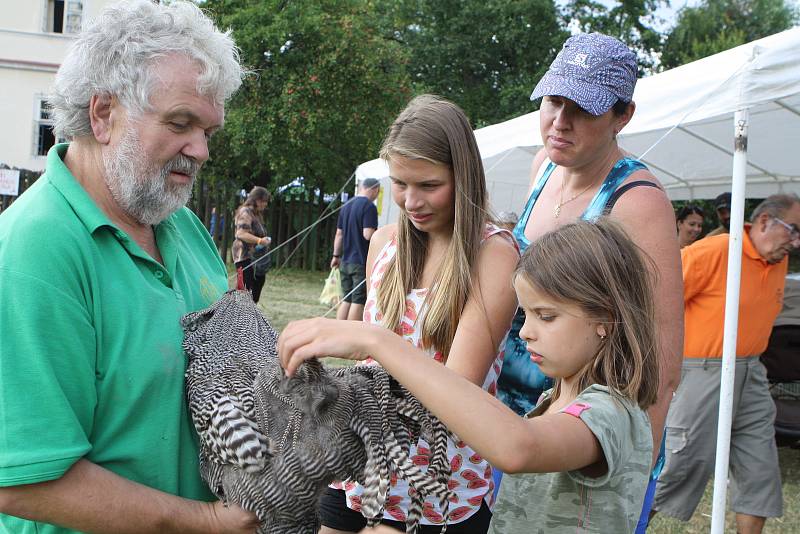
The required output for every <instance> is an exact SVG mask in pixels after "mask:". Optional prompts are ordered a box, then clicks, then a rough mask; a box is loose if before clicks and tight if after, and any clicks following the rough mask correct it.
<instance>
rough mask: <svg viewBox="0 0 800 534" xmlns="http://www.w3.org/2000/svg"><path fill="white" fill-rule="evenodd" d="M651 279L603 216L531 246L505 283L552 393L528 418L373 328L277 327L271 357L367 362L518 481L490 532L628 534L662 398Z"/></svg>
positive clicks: (506, 482) (509, 485) (289, 368)
mask: <svg viewBox="0 0 800 534" xmlns="http://www.w3.org/2000/svg"><path fill="white" fill-rule="evenodd" d="M649 272H651V271H649V270H648V266H647V265H646V264H645V261H644V260H643V256H642V255H640V253H639V251H638V249H637V247H636V246H635V245H634V244H633V242H632V241H631V240H630V239H629V238H628V237H627V236H626V234H625V233H624V232H623V231H622V230H621V229H620V228H619V226H617V225H615V224H614V223H612V222H609V221H607V220H604V219H601V220H600V221H598V222H597V223H596V224H592V223H589V222H578V223H571V224H567V225H565V226H562V227H560V228H558V229H556V230H554V231H551V232H550V233H547V234H545V235H543V236H542V237H540V238H539V239H538V240H536V241H534V242H533V243H532V244H531V245H530V246H529V248H528V250H527V251H526V253H525V254H524V255H523V258H522V260H521V261H520V265H519V267H518V269H517V271H516V273H515V275H514V277H513V285H514V288H515V290H516V293H517V297H518V299H519V304H520V307H521V308H522V309H523V310H524V313H525V322H524V325H523V326H522V328H521V331H520V335H521V337H522V339H523V340H524V341H525V344H526V348H527V350H528V352H529V355H530V358H531V359H532V360H533V361H535V362H536V363H537V364H539V365H540V366H541V368H542V371H543V372H545V373H546V374H547V375H548V376H552V377H554V378H555V379H556V385H555V387H554V388H553V389H552V390H549V391H547V392H545V393H544V394H543V395H542V398H541V399H540V400H539V403H538V405H537V406H536V408H535V409H534V410H533V411H532V412H530V413H529V414H528V415H527V416H526V417H524V418H523V417H520V416H518V415H516V414H515V413H514V412H513V411H512V410H511V409H509V408H507V407H506V406H505V405H503V404H502V403H501V402H500V401H499V400H497V399H495V398H494V397H493V396H491V395H489V394H487V393H486V392H485V391H482V390H481V389H480V388H478V387H477V386H475V385H474V384H472V383H470V382H469V381H468V380H465V379H464V378H463V377H460V376H458V375H457V374H455V373H452V372H449V371H448V370H447V369H444V368H442V367H441V366H436V365H434V364H432V362H430V361H427V360H426V359H425V358H422V357H421V356H420V355H419V354H417V353H415V352H414V351H412V350H410V349H409V348H408V347H407V345H406V344H405V343H403V342H402V340H399V339H397V338H396V337H394V336H391V335H388V334H387V332H386V331H385V330H383V329H380V328H375V327H367V328H365V329H363V330H361V331H359V335H358V336H354V335H353V332H342V331H341V330H340V328H339V326H338V325H336V324H335V323H334V324H331V323H329V322H324V321H321V320H313V319H312V320H308V321H300V322H297V323H293V324H291V325H289V327H287V329H286V330H285V331H284V333H283V335H282V336H281V339H280V342H279V353H280V356H281V359H282V362H283V365H284V368H285V369H286V372H287V373H288V374H292V373H293V372H294V370H295V369H296V368H297V366H298V365H299V364H300V363H301V362H302V361H303V360H305V359H308V358H312V357H318V356H327V355H335V356H340V357H348V358H353V359H359V358H363V357H364V355H366V354H369V355H371V356H372V358H374V359H375V360H377V361H378V362H379V363H380V364H381V365H383V366H384V367H385V368H386V369H387V371H389V372H390V373H391V374H392V375H393V376H394V377H395V378H396V379H397V380H398V381H400V382H401V383H402V384H403V385H405V386H406V387H407V388H408V389H409V390H410V391H411V392H412V393H413V394H414V395H416V396H417V398H418V399H419V400H420V401H421V402H422V403H423V404H424V405H425V406H426V407H428V408H429V409H430V410H431V411H432V412H433V413H434V414H435V415H437V416H438V417H439V418H440V419H442V421H444V422H445V424H447V425H448V427H449V428H450V430H452V431H453V432H455V433H456V434H458V436H459V437H460V438H461V439H463V440H464V441H465V442H466V443H468V444H469V445H470V446H471V447H472V448H474V449H475V451H476V452H477V453H478V454H479V455H480V456H482V457H483V458H486V459H487V460H489V462H490V463H492V464H495V465H497V466H498V467H499V468H500V469H502V470H503V471H504V472H506V473H524V474H519V475H507V476H506V477H504V479H503V485H502V486H501V488H500V495H499V497H498V502H497V506H496V508H495V517H494V519H493V520H492V529H491V531H492V532H493V533H497V534H500V533H503V534H508V533H514V532H526V533H527V532H542V533H548V534H549V533H561V532H563V533H574V532H596V533H609V532H619V533H622V532H633V530H634V529H635V528H636V522H637V519H638V518H639V514H640V512H641V509H642V502H643V499H644V494H645V489H646V487H647V482H648V478H649V474H650V464H651V460H652V452H653V442H652V435H651V429H650V422H649V418H648V416H647V413H646V411H645V410H646V409H647V408H648V407H650V406H652V405H653V403H654V402H655V401H656V398H657V395H658V357H657V352H656V335H655V321H654V310H653V289H652V283H651V280H650V278H649V274H648V273H649ZM534 473H536V474H534ZM505 493H511V494H512V495H514V496H515V497H514V498H505V499H504V494H505ZM521 495H522V496H526V500H525V501H524V502H521V503H520V502H519V501H517V500H516V499H517V498H518V497H519V496H521Z"/></svg>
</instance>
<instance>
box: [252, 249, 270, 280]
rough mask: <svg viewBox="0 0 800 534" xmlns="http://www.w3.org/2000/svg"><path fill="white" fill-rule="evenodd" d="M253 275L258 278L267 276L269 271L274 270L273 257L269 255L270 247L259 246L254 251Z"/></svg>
mask: <svg viewBox="0 0 800 534" xmlns="http://www.w3.org/2000/svg"><path fill="white" fill-rule="evenodd" d="M253 262H254V263H253V273H254V274H255V275H256V276H259V277H261V276H265V275H266V274H267V271H269V270H270V269H271V268H272V256H270V255H269V247H268V246H265V245H257V246H256V247H255V248H254V249H253Z"/></svg>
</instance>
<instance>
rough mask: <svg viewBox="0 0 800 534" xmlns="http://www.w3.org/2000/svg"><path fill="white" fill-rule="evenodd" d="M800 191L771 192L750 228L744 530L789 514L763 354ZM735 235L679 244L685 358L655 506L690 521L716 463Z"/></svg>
mask: <svg viewBox="0 0 800 534" xmlns="http://www.w3.org/2000/svg"><path fill="white" fill-rule="evenodd" d="M798 225H800V198H798V197H797V195H794V194H780V195H773V196H771V197H769V198H767V199H766V200H764V201H763V202H762V203H761V204H759V205H758V207H756V209H755V210H754V211H753V215H752V217H751V223H750V224H746V225H745V227H744V233H743V234H742V270H741V287H740V294H739V328H738V336H737V343H736V378H735V383H734V401H733V406H734V411H733V424H732V428H731V451H730V470H731V508H732V509H733V511H734V512H736V525H737V532H738V533H740V534H753V533H760V532H761V531H762V529H763V527H764V522H765V520H766V518H767V517H779V516H781V515H782V514H783V499H782V496H781V480H780V469H779V466H778V452H777V449H776V448H775V430H774V427H773V424H774V421H775V405H774V403H773V401H772V398H771V397H770V394H769V387H768V383H767V375H766V371H765V369H764V366H763V365H762V364H761V362H760V361H759V358H758V356H759V355H760V354H761V353H762V352H763V351H764V350H765V349H766V347H767V342H768V341H769V336H770V332H771V331H772V324H773V323H774V322H775V318H776V317H777V315H778V313H779V312H780V310H781V305H782V303H783V291H784V285H785V281H786V273H787V270H788V264H789V261H788V258H787V255H788V254H789V252H790V251H791V250H792V249H794V248H797V247H800V232H798ZM729 240H730V235H729V234H721V235H717V236H712V237H707V238H706V239H701V240H700V241H696V242H695V243H693V244H692V245H689V246H687V247H685V248H683V249H682V250H681V258H682V261H683V280H684V294H683V300H684V306H685V310H684V318H685V337H684V352H683V353H684V363H683V369H682V372H683V375H682V379H681V384H680V386H679V387H678V390H677V391H676V392H675V396H674V397H673V400H672V404H671V406H670V410H669V414H668V415H667V425H666V427H667V428H666V463H665V465H664V470H663V472H662V473H661V478H660V479H659V482H658V486H657V488H656V497H655V502H654V504H653V509H654V510H656V511H658V512H661V513H663V514H666V515H669V516H671V517H675V518H678V519H681V520H684V521H688V520H689V519H690V518H691V516H692V514H693V513H694V510H695V508H696V507H697V503H698V502H699V501H700V498H701V497H702V496H703V491H704V489H705V487H706V483H707V482H708V479H709V477H710V476H711V474H712V472H713V470H714V453H715V444H716V434H717V433H716V428H717V412H718V410H719V387H720V368H721V363H722V336H723V322H724V316H725V289H726V287H725V286H726V278H727V266H728V243H729Z"/></svg>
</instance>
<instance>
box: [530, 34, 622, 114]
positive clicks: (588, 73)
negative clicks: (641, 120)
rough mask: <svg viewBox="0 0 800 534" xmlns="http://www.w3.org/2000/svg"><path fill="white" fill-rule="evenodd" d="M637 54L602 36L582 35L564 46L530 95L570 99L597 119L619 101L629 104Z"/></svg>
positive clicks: (571, 38)
mask: <svg viewBox="0 0 800 534" xmlns="http://www.w3.org/2000/svg"><path fill="white" fill-rule="evenodd" d="M636 72H637V67H636V54H634V53H633V52H631V50H630V49H629V48H628V47H627V46H625V45H624V44H623V43H622V42H620V41H618V40H617V39H614V38H613V37H609V36H608V35H603V34H602V33H579V34H578V35H573V36H572V37H570V38H569V39H567V42H565V43H564V48H562V49H561V51H560V52H559V53H558V55H557V56H556V58H555V59H554V60H553V63H551V64H550V68H549V69H548V70H547V72H546V73H545V75H544V76H542V79H541V80H539V83H538V84H536V88H535V89H534V90H533V93H532V94H531V100H536V99H537V98H541V97H543V96H562V97H564V98H569V99H570V100H572V101H573V102H575V103H576V104H578V105H579V106H580V107H581V108H583V109H585V110H586V111H588V112H589V113H591V114H592V115H595V116H599V115H602V114H603V113H605V112H606V111H608V110H609V109H611V106H613V105H614V104H615V103H616V102H617V100H622V101H623V102H630V101H631V100H632V99H633V90H634V88H635V87H636Z"/></svg>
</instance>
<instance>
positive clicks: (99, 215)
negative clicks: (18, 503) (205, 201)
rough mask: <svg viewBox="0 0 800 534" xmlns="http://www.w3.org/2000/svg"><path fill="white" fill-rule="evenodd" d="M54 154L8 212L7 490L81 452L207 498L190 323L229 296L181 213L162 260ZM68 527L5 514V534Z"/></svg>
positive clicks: (2, 232) (164, 241) (4, 329)
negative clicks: (188, 376)
mask: <svg viewBox="0 0 800 534" xmlns="http://www.w3.org/2000/svg"><path fill="white" fill-rule="evenodd" d="M67 149H68V145H67V144H61V145H57V146H55V147H53V149H51V150H50V152H49V154H48V156H47V166H46V170H45V173H44V174H43V175H42V177H41V178H39V180H38V181H37V182H36V183H35V184H34V185H33V186H32V187H31V188H30V189H28V191H26V192H25V193H24V194H23V195H21V196H20V198H19V199H18V200H17V201H16V202H14V204H12V205H11V207H9V208H8V209H7V210H5V211H4V212H3V213H2V214H0V303H2V304H1V305H0V486H16V485H20V484H31V483H35V482H43V481H47V480H53V479H57V478H59V477H60V476H62V475H63V474H64V473H65V472H66V471H67V470H68V469H69V468H70V466H72V464H74V463H75V462H76V461H77V460H78V459H80V458H86V459H87V460H89V461H91V462H93V463H96V464H98V465H100V466H102V467H104V468H106V469H109V470H110V471H113V472H115V473H117V474H119V475H121V476H123V477H125V478H127V479H130V480H133V481H136V482H139V483H142V484H145V485H147V486H150V487H152V488H156V489H159V490H162V491H165V492H168V493H172V494H175V495H180V496H184V497H188V498H192V499H202V500H211V499H213V496H212V494H211V493H210V492H209V490H208V488H207V487H206V486H205V484H204V483H203V481H202V479H201V478H200V474H199V471H198V447H197V438H196V434H195V431H194V428H193V427H192V423H191V420H190V418H189V414H188V411H187V406H186V398H185V394H184V371H185V369H186V356H185V355H184V352H183V350H182V348H181V341H182V339H183V332H182V330H181V326H180V322H179V321H180V318H181V316H182V315H184V314H186V313H189V312H192V311H195V310H198V309H201V308H204V307H206V306H208V305H210V304H211V303H212V302H214V301H215V300H217V299H218V298H219V297H220V296H221V295H222V293H223V292H224V291H225V290H226V289H227V280H226V272H225V267H224V264H223V262H222V260H221V259H220V257H219V254H218V253H217V250H216V248H215V246H214V244H213V242H212V240H211V238H210V236H209V234H208V231H206V229H205V228H204V227H203V225H202V223H201V222H200V221H199V220H198V219H197V217H195V216H194V214H192V212H191V211H189V210H188V209H186V208H182V209H181V210H179V211H178V212H176V213H174V214H173V215H171V216H170V217H169V218H167V219H166V220H165V221H164V222H162V223H161V224H159V225H158V226H156V228H155V234H156V241H157V243H158V247H159V250H160V252H161V255H162V257H163V260H164V265H161V264H159V263H158V262H156V261H155V260H153V259H152V258H151V257H150V256H148V255H147V253H145V252H144V251H143V250H142V249H141V248H140V247H139V246H138V245H137V244H136V243H135V242H134V241H133V240H132V239H131V238H130V237H128V235H126V234H125V232H123V231H122V230H120V229H119V228H117V227H116V226H114V224H112V222H111V221H110V220H109V218H108V217H107V216H106V215H105V213H103V212H102V211H101V210H100V208H98V206H97V205H96V204H95V203H94V201H93V200H92V199H91V198H90V197H89V195H88V194H87V193H86V191H85V190H84V189H83V188H82V187H81V186H80V184H79V183H78V182H77V181H76V180H75V178H74V177H73V176H72V174H71V173H70V171H69V170H68V169H67V167H66V166H65V165H64V163H63V161H62V158H63V157H64V155H65V154H66V152H67ZM3 531H6V532H13V533H15V534H16V533H28V532H31V533H32V532H36V533H38V534H42V533H48V534H50V533H56V532H59V533H61V532H67V531H66V530H64V529H59V528H55V527H52V526H49V525H42V524H35V523H32V522H28V521H22V520H19V519H16V518H12V517H9V516H3V515H0V532H3Z"/></svg>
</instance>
